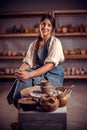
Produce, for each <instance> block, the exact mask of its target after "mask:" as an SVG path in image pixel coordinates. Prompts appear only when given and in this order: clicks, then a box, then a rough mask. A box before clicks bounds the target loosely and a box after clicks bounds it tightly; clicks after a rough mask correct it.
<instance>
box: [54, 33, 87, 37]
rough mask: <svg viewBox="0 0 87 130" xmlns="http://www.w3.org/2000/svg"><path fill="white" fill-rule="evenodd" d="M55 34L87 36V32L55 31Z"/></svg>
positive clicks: (61, 35)
mask: <svg viewBox="0 0 87 130" xmlns="http://www.w3.org/2000/svg"><path fill="white" fill-rule="evenodd" d="M55 36H60V37H68V36H87V32H76V33H75V32H74V33H55Z"/></svg>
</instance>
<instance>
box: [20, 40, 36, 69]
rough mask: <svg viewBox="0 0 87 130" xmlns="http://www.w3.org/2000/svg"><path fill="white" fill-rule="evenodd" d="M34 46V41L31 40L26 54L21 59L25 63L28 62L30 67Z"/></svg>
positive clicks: (31, 65)
mask: <svg viewBox="0 0 87 130" xmlns="http://www.w3.org/2000/svg"><path fill="white" fill-rule="evenodd" d="M34 46H35V41H34V42H32V43H31V44H30V45H29V48H28V51H27V54H26V56H25V58H24V59H23V62H26V63H27V64H29V65H30V67H33V58H34Z"/></svg>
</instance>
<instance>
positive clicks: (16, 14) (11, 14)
mask: <svg viewBox="0 0 87 130" xmlns="http://www.w3.org/2000/svg"><path fill="white" fill-rule="evenodd" d="M48 13H50V12H49V11H41V12H40V11H38V12H36V11H35V12H27V11H26V12H0V17H1V18H6V17H7V18H9V17H19V16H20V17H30V16H31V17H33V16H34V17H35V16H42V15H44V14H48Z"/></svg>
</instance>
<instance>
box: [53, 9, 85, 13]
mask: <svg viewBox="0 0 87 130" xmlns="http://www.w3.org/2000/svg"><path fill="white" fill-rule="evenodd" d="M53 12H54V13H55V14H87V10H86V9H85V10H77V9H76V10H54V11H53Z"/></svg>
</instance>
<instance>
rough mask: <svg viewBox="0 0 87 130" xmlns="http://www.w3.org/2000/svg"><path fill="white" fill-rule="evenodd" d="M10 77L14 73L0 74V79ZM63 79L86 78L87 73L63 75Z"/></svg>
mask: <svg viewBox="0 0 87 130" xmlns="http://www.w3.org/2000/svg"><path fill="white" fill-rule="evenodd" d="M1 78H3V79H12V78H15V76H14V75H0V79H1ZM64 79H87V75H69V76H68V75H65V76H64Z"/></svg>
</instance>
